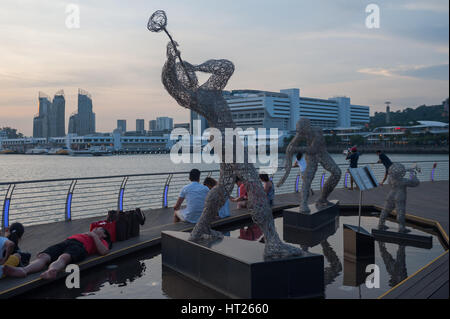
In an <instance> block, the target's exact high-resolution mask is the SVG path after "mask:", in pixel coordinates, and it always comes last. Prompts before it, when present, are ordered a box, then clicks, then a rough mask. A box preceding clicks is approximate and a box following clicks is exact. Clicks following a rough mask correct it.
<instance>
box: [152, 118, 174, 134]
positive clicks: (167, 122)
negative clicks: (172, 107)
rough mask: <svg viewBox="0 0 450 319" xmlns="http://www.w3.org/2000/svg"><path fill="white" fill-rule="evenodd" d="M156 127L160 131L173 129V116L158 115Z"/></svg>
mask: <svg viewBox="0 0 450 319" xmlns="http://www.w3.org/2000/svg"><path fill="white" fill-rule="evenodd" d="M156 129H157V130H159V131H171V130H172V129H173V118H170V117H157V118H156Z"/></svg>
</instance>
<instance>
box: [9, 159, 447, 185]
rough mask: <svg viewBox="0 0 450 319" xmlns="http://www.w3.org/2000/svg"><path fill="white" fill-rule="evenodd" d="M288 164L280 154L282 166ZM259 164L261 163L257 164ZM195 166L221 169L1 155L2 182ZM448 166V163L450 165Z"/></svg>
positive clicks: (340, 161)
mask: <svg viewBox="0 0 450 319" xmlns="http://www.w3.org/2000/svg"><path fill="white" fill-rule="evenodd" d="M388 155H389V157H390V158H391V159H392V160H393V161H408V162H409V161H417V162H421V161H444V160H445V161H448V154H388ZM332 157H333V158H334V160H335V161H336V163H337V164H345V163H346V162H347V161H346V160H345V156H344V155H342V154H332ZM359 161H360V163H376V162H377V161H378V157H377V155H376V154H362V155H361V157H360V159H359ZM283 163H284V154H280V158H279V161H278V166H282V165H283ZM256 166H258V164H256ZM192 168H198V169H200V170H214V169H219V165H218V164H215V163H213V164H205V163H192V164H186V163H181V164H174V163H173V162H172V161H171V159H170V155H169V154H147V155H117V156H104V157H103V156H100V157H73V156H56V155H54V156H50V155H0V182H12V181H24V180H41V179H56V178H79V177H94V176H111V175H127V174H147V173H164V172H184V171H189V170H191V169H192ZM447 169H448V164H447Z"/></svg>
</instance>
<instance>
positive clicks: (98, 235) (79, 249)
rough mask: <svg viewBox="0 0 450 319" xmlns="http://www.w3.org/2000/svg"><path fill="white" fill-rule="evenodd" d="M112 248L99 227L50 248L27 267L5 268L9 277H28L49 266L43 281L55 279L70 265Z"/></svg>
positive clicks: (44, 273)
mask: <svg viewBox="0 0 450 319" xmlns="http://www.w3.org/2000/svg"><path fill="white" fill-rule="evenodd" d="M111 247H112V241H111V237H110V234H109V232H108V231H107V230H106V229H104V228H102V227H98V228H95V229H93V230H92V231H91V232H88V233H84V234H76V235H73V236H71V237H68V238H67V239H66V240H65V241H63V242H61V243H58V244H56V245H53V246H50V247H48V248H47V249H46V250H44V251H43V252H41V253H39V254H38V255H37V258H36V259H35V260H34V261H33V262H31V263H30V264H29V265H28V266H26V267H11V266H4V269H3V272H4V274H5V276H7V277H19V278H20V277H26V276H27V275H28V274H32V273H36V272H38V271H41V270H43V269H44V268H45V267H46V266H47V265H48V264H50V266H49V267H48V270H47V271H45V272H43V273H42V274H41V276H40V277H41V278H42V279H54V278H56V276H57V274H58V272H60V271H62V270H63V269H65V268H66V266H67V265H68V264H70V263H79V262H81V261H83V260H84V259H85V258H86V257H87V256H90V255H95V254H99V255H102V256H103V255H106V254H108V253H109V251H110V249H111Z"/></svg>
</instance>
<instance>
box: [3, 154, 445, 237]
mask: <svg viewBox="0 0 450 319" xmlns="http://www.w3.org/2000/svg"><path fill="white" fill-rule="evenodd" d="M402 163H403V164H405V165H406V166H407V167H409V166H412V165H413V164H414V163H417V164H418V165H419V166H420V167H421V170H422V171H421V172H420V173H419V174H418V178H419V179H420V180H421V181H432V180H434V181H437V180H448V177H449V176H448V174H449V173H448V172H449V162H448V161H446V160H444V161H419V162H413V161H406V162H402ZM364 165H370V166H371V168H372V170H373V172H374V174H375V175H376V177H377V179H378V180H379V181H381V179H382V178H383V176H384V173H385V169H384V167H383V166H382V165H381V164H373V163H359V166H364ZM339 166H340V167H341V169H342V173H343V174H342V177H341V181H340V182H339V184H338V186H337V188H344V187H347V186H348V185H349V183H350V178H349V175H348V173H347V168H348V164H341V165H339ZM298 172H299V170H298V168H293V169H292V171H291V174H290V176H289V178H288V179H287V180H286V182H285V183H284V185H283V186H282V187H280V188H276V194H286V193H293V192H298V191H299V189H300V188H301V179H300V175H299V174H298ZM283 174H284V170H283V169H282V168H280V169H279V170H278V171H277V172H276V173H275V174H274V175H273V176H272V179H273V181H274V182H275V184H276V182H277V181H278V180H279V179H280V178H281V177H282V176H283ZM328 175H329V173H328V172H326V171H324V169H323V168H322V167H321V166H319V169H318V171H317V173H316V176H315V178H314V181H313V183H312V188H313V189H315V190H318V189H320V188H321V186H322V185H323V182H324V180H325V179H326V177H327V176H328ZM206 176H210V177H213V178H215V179H218V177H219V170H212V171H204V172H203V173H202V176H201V178H205V177H206ZM188 177H189V172H173V173H155V174H134V175H119V176H102V177H86V178H67V179H52V180H36V181H19V182H7V183H0V209H1V212H0V216H1V228H2V229H4V228H5V227H7V226H8V225H10V224H11V223H13V222H16V221H18V222H21V223H23V224H24V225H37V224H46V223H52V222H59V221H64V220H65V221H70V220H75V219H82V218H87V217H94V216H105V215H106V213H107V211H108V210H117V209H118V210H129V209H135V208H136V207H140V208H142V209H157V208H166V207H171V206H173V205H174V203H175V202H176V200H177V198H178V195H179V193H180V191H181V188H182V187H183V186H184V185H186V184H187V183H188ZM235 189H236V188H235Z"/></svg>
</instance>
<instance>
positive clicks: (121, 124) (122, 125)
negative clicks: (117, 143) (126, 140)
mask: <svg viewBox="0 0 450 319" xmlns="http://www.w3.org/2000/svg"><path fill="white" fill-rule="evenodd" d="M117 129H118V130H120V131H121V132H122V133H125V132H126V131H127V120H117Z"/></svg>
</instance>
